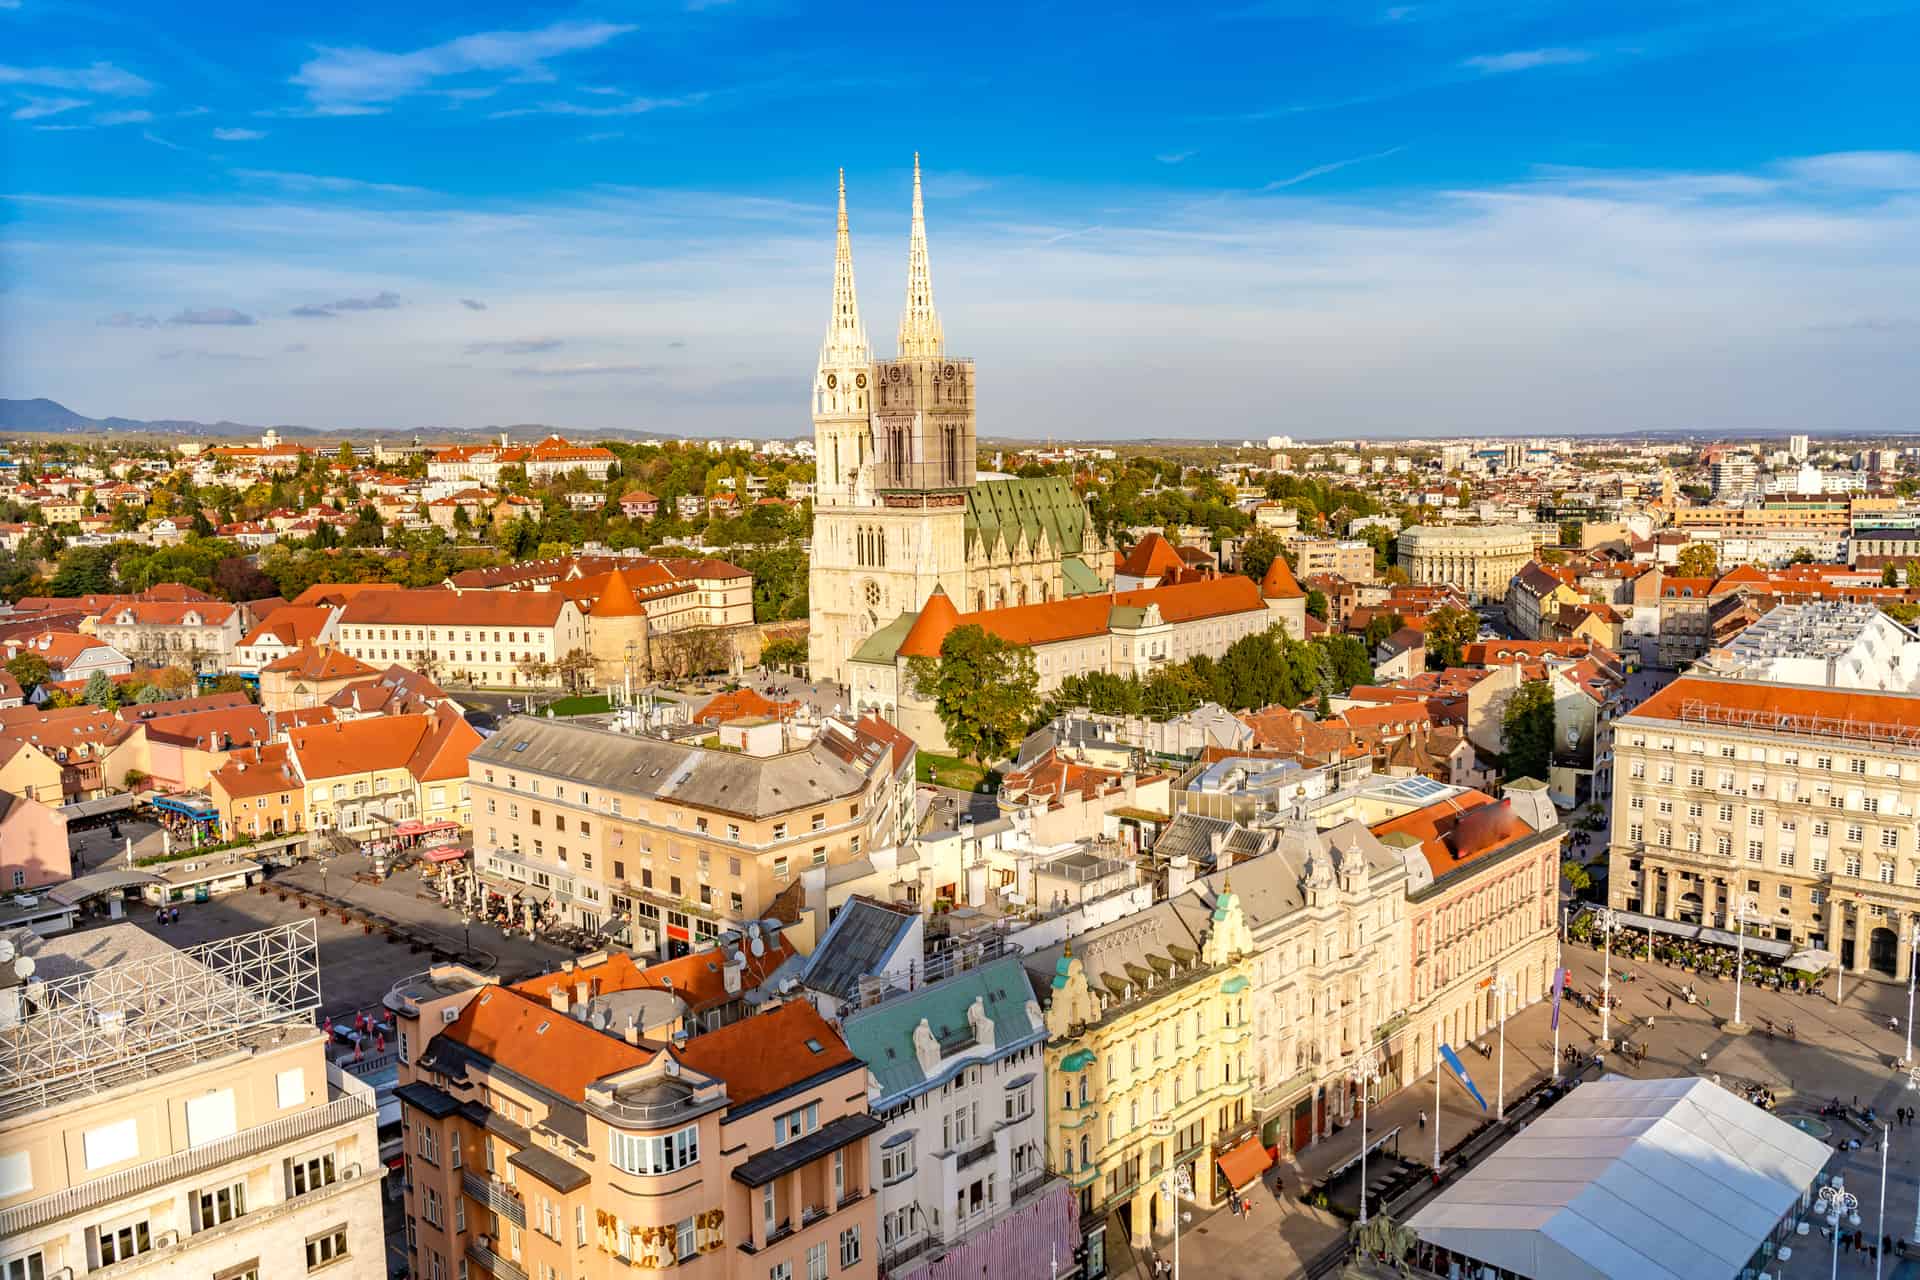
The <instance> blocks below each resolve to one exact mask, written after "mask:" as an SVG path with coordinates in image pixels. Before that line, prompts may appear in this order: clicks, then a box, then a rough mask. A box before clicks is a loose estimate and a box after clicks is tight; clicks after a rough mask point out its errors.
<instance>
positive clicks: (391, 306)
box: [288, 289, 400, 319]
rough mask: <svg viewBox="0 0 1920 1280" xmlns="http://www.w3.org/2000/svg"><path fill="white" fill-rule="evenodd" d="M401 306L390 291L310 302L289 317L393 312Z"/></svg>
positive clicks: (296, 308) (291, 312) (395, 295)
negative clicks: (367, 295) (355, 312)
mask: <svg viewBox="0 0 1920 1280" xmlns="http://www.w3.org/2000/svg"><path fill="white" fill-rule="evenodd" d="M399 306H400V295H399V294H397V293H394V292H393V291H392V290H390V289H382V290H381V291H380V292H379V293H376V294H374V295H373V296H371V297H367V298H340V299H337V300H336V301H333V302H308V303H304V304H302V305H301V306H297V307H295V308H294V309H293V310H292V311H290V312H288V314H289V315H295V316H301V317H304V318H307V319H312V318H315V317H322V316H336V315H339V314H340V313H341V312H343V311H393V310H395V309H397V308H398V307H399Z"/></svg>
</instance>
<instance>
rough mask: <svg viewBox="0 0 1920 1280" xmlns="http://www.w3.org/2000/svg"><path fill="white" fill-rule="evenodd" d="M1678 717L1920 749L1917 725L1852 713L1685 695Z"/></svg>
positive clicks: (1786, 694)
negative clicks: (1726, 703)
mask: <svg viewBox="0 0 1920 1280" xmlns="http://www.w3.org/2000/svg"><path fill="white" fill-rule="evenodd" d="M1792 694H1793V691H1792V690H1790V689H1783V690H1782V691H1781V697H1782V699H1783V701H1784V700H1790V699H1791V697H1792ZM1679 719H1681V720H1683V721H1687V722H1689V723H1694V724H1709V725H1717V726H1721V727H1724V728H1729V729H1747V730H1752V729H1758V730H1764V731H1766V732H1770V733H1791V734H1800V735H1803V736H1806V737H1818V738H1843V739H1845V740H1847V741H1849V742H1861V743H1872V744H1874V745H1878V746H1893V747H1910V748H1920V725H1916V724H1901V723H1899V722H1897V721H1883V720H1862V719H1859V718H1858V717H1855V716H1829V715H1820V714H1817V713H1806V712H1794V711H1782V710H1777V709H1775V708H1772V707H1767V708H1756V709H1748V708H1745V707H1728V706H1723V705H1721V704H1720V703H1717V702H1709V701H1706V700H1704V699H1701V698H1688V699H1687V700H1686V701H1684V702H1683V703H1681V704H1680V715H1679Z"/></svg>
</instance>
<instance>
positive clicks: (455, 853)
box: [421, 844, 467, 862]
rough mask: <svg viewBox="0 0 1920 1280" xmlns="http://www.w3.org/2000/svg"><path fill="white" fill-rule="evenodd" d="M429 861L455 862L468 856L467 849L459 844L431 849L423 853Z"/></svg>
mask: <svg viewBox="0 0 1920 1280" xmlns="http://www.w3.org/2000/svg"><path fill="white" fill-rule="evenodd" d="M421 856H422V857H424V858H425V859H426V860H427V861H428V862H453V861H456V860H458V859H460V858H464V857H466V856H467V851H466V850H465V849H462V848H461V847H460V846H459V845H457V844H451V845H444V846H442V847H440V848H438V849H429V850H427V851H426V853H424V854H422V855H421Z"/></svg>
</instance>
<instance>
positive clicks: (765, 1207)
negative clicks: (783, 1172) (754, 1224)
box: [760, 1182, 780, 1237]
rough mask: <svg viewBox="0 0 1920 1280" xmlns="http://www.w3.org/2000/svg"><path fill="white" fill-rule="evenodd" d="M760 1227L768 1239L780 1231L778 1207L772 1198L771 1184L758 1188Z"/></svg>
mask: <svg viewBox="0 0 1920 1280" xmlns="http://www.w3.org/2000/svg"><path fill="white" fill-rule="evenodd" d="M760 1225H761V1226H762V1227H763V1228H765V1234H766V1235H767V1236H769V1237H771V1236H772V1235H773V1233H774V1232H776V1231H778V1230H779V1229H780V1212H779V1206H778V1202H777V1201H776V1199H775V1198H774V1194H773V1184H772V1183H771V1182H769V1183H768V1184H767V1185H766V1186H764V1187H762V1188H760Z"/></svg>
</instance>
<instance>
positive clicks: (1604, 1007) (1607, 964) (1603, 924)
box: [1593, 907, 1614, 1048]
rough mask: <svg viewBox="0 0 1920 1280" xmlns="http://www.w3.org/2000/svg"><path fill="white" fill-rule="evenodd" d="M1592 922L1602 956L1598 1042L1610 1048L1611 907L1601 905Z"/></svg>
mask: <svg viewBox="0 0 1920 1280" xmlns="http://www.w3.org/2000/svg"><path fill="white" fill-rule="evenodd" d="M1593 923H1594V927H1596V928H1597V929H1599V930H1600V941H1601V944H1602V956H1603V958H1602V959H1601V962H1600V965H1601V967H1600V1043H1601V1044H1603V1045H1606V1046H1607V1047H1609V1048H1611V1047H1612V1045H1613V1038H1612V1037H1611V1036H1610V1035H1609V1034H1608V1030H1609V1028H1610V1027H1611V1026H1612V1017H1611V1015H1612V1013H1613V995H1612V992H1613V929H1614V914H1613V908H1612V907H1601V908H1600V909H1599V910H1598V911H1596V912H1594V913H1593Z"/></svg>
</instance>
